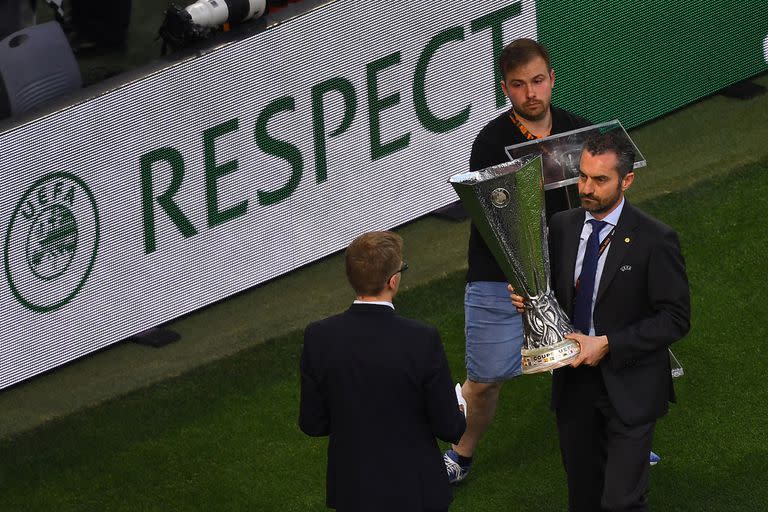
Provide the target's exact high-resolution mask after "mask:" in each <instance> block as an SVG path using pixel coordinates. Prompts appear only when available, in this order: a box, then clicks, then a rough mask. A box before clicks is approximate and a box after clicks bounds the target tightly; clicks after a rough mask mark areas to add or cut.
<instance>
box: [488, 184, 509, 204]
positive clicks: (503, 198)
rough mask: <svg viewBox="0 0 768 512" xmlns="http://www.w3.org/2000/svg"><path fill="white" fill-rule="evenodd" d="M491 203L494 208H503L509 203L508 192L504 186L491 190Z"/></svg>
mask: <svg viewBox="0 0 768 512" xmlns="http://www.w3.org/2000/svg"><path fill="white" fill-rule="evenodd" d="M491 204H493V206H495V207H496V208H504V207H505V206H507V205H508V204H509V192H508V191H507V189H505V188H497V189H495V190H494V191H493V192H491Z"/></svg>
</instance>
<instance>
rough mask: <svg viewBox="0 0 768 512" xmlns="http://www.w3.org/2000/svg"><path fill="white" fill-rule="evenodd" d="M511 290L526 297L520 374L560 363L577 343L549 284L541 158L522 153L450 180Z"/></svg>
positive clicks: (576, 350)
mask: <svg viewBox="0 0 768 512" xmlns="http://www.w3.org/2000/svg"><path fill="white" fill-rule="evenodd" d="M449 182H450V183H451V185H453V188H454V189H455V190H456V193H457V194H458V195H459V198H460V199H461V202H462V204H463V205H464V207H465V208H466V210H467V212H468V213H469V215H470V217H471V218H472V221H473V222H474V223H475V226H476V227H477V229H478V231H479V232H480V234H481V235H482V237H483V239H484V240H485V243H486V244H487V245H488V248H489V249H490V250H491V253H493V255H494V257H495V258H496V261H497V262H498V263H499V266H500V267H501V269H502V271H503V272H504V275H505V276H506V277H507V279H508V280H509V282H510V283H512V286H514V288H515V292H516V293H518V294H520V295H522V296H523V297H525V298H526V301H525V312H524V313H523V330H524V334H525V340H524V343H523V349H522V357H523V361H522V367H523V373H538V372H543V371H548V370H551V369H553V368H558V367H560V366H565V365H566V364H568V363H570V361H571V359H573V358H574V357H575V356H576V355H577V354H578V353H579V345H578V343H576V342H575V341H574V340H570V339H566V338H565V337H564V336H565V334H567V333H569V332H573V331H574V330H575V329H574V328H573V327H572V326H571V325H570V322H569V320H568V317H567V315H566V314H565V312H564V311H563V310H562V308H561V307H560V305H559V304H558V303H557V299H556V298H555V294H554V292H553V291H552V289H551V288H550V284H549V279H550V270H549V250H548V247H547V237H546V218H545V213H544V181H543V177H542V159H541V156H538V155H529V156H524V157H521V158H518V159H515V160H512V161H510V162H506V163H503V164H501V165H496V166H494V167H489V168H487V169H483V170H480V171H476V172H467V173H462V174H457V175H455V176H453V177H451V179H450V180H449Z"/></svg>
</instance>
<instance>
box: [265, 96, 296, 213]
mask: <svg viewBox="0 0 768 512" xmlns="http://www.w3.org/2000/svg"><path fill="white" fill-rule="evenodd" d="M294 110H296V100H294V99H293V98H292V97H290V96H283V97H282V98H278V99H276V100H274V101H272V102H270V103H269V104H268V105H267V106H266V107H264V110H262V111H261V113H260V114H259V117H258V119H256V128H255V129H254V139H255V140H256V144H257V145H258V146H259V148H260V149H261V150H262V151H264V152H265V153H267V154H268V155H273V156H276V157H279V158H282V159H284V160H285V161H287V162H288V163H289V164H291V168H292V171H291V177H290V178H289V179H288V181H287V182H286V184H285V185H283V186H282V187H280V188H278V189H277V190H272V191H268V190H267V191H265V190H258V191H257V192H256V193H257V197H258V200H259V204H260V205H264V206H268V205H271V204H275V203H279V202H280V201H283V200H285V199H288V197H290V195H291V194H292V193H293V192H294V190H296V188H297V187H298V186H299V182H301V176H302V173H303V172H304V160H303V158H302V157H301V151H299V148H297V147H296V146H294V145H293V144H291V143H289V142H286V141H283V140H279V139H275V138H274V137H272V136H270V135H269V133H267V123H268V122H269V120H270V119H271V118H272V116H274V115H275V114H278V113H280V112H293V111H294Z"/></svg>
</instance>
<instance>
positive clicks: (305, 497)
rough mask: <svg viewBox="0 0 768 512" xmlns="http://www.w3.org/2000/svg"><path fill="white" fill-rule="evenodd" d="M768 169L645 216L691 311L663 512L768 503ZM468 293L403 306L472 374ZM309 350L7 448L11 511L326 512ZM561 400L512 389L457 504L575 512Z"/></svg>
mask: <svg viewBox="0 0 768 512" xmlns="http://www.w3.org/2000/svg"><path fill="white" fill-rule="evenodd" d="M767 174H768V159H766V160H762V161H760V162H758V163H754V164H749V165H747V166H742V167H739V168H737V169H732V170H728V172H724V173H723V174H721V175H720V176H717V177H715V178H712V179H708V180H706V181H703V182H700V183H698V184H696V185H695V186H693V187H691V188H688V189H684V190H681V191H678V192H674V193H670V194H666V195H663V196H661V197H657V198H655V199H652V200H646V201H643V202H642V203H640V204H639V206H641V207H642V208H644V209H645V210H646V211H648V212H650V213H652V214H654V215H655V216H657V217H659V218H660V219H662V220H663V221H665V222H666V223H668V224H670V225H672V226H674V227H675V228H676V229H677V230H678V232H679V234H680V238H681V243H682V246H683V252H684V254H685V257H686V261H687V266H688V273H689V278H690V281H691V292H692V299H693V329H692V331H691V333H690V334H689V336H688V337H687V338H686V339H684V340H683V341H682V342H680V343H679V344H677V345H676V346H675V347H674V350H675V353H676V354H677V356H678V357H679V358H680V360H681V361H682V363H683V365H684V367H685V370H686V375H685V376H684V377H682V378H681V379H678V380H677V388H678V396H679V399H680V403H679V404H678V405H676V406H673V407H672V410H671V413H670V415H669V416H668V417H666V418H665V419H663V420H662V421H660V423H659V426H658V429H657V438H656V441H655V443H654V448H655V449H656V451H658V452H659V453H661V454H662V457H663V460H662V462H661V464H659V465H658V466H656V467H655V468H653V471H652V492H651V502H652V505H653V507H654V509H655V510H663V511H718V512H720V511H743V510H765V509H766V508H768V488H767V487H766V486H765V485H764V483H761V482H763V481H764V479H765V475H766V474H767V473H768V447H767V445H766V443H765V441H764V439H765V438H766V437H767V436H768V428H767V427H766V421H765V416H766V411H767V409H768V406H766V403H768V388H767V387H766V386H765V384H764V382H763V377H764V368H765V363H764V362H763V360H764V358H765V356H766V354H765V349H764V348H763V347H762V344H763V338H764V335H765V333H766V329H765V327H764V321H765V320H764V319H765V318H767V317H768V305H767V304H768V303H767V302H766V300H765V297H764V295H765V294H764V293H762V291H761V290H762V286H761V284H762V283H764V282H765V275H766V270H768V264H766V253H765V247H766V242H768V228H767V224H766V221H765V219H764V212H765V211H767V210H768V183H766V179H765V178H766V175H767ZM407 242H408V240H407V238H406V243H407ZM407 277H408V276H407V275H406V279H407ZM462 294H463V274H462V272H461V271H459V272H454V273H452V274H450V275H448V276H447V277H444V278H441V279H438V280H436V281H434V282H432V283H431V284H429V285H425V286H419V287H415V288H412V289H410V290H408V291H406V292H404V293H403V294H401V296H400V297H398V300H397V301H396V302H397V306H398V309H399V311H400V312H401V313H402V314H404V315H406V316H410V317H414V318H420V319H423V320H425V321H427V322H430V323H432V324H434V325H436V326H438V327H439V329H440V332H441V334H442V336H443V341H444V343H445V346H446V350H447V352H448V356H449V360H450V363H451V367H452V371H453V374H454V377H455V378H456V380H460V379H462V378H463V375H464V369H463V354H464V338H463V308H462ZM300 349H301V333H300V332H295V333H293V334H291V335H288V336H285V337H282V338H279V339H274V340H271V341H269V342H267V343H265V344H263V345H260V346H257V347H255V348H252V349H248V350H245V351H243V352H240V353H238V354H236V355H235V356H232V357H229V358H226V359H223V360H221V361H218V362H215V363H213V364H209V365H207V366H204V367H202V368H199V369H196V370H193V371H191V372H189V373H186V374H184V375H181V376H179V377H177V378H173V379H170V380H167V381H165V382H163V383H160V384H157V385H154V386H151V387H148V388H145V389H143V390H140V391H136V392H133V393H130V394H128V395H127V396H123V397H121V398H118V399H115V400H112V401H109V402H107V403H104V404H102V405H100V406H98V407H94V408H91V409H88V410H84V411H81V412H78V413H75V414H72V415H69V416H66V417H64V418H61V419H58V420H55V421H52V422H49V423H47V424H45V425H43V426H41V427H39V428H37V429H35V430H32V431H28V432H26V433H23V434H19V435H16V436H13V437H7V438H5V439H3V440H0V510H3V511H5V510H8V511H24V510H46V511H47V510H57V511H67V510H126V511H136V510H142V511H145V510H146V511H149V510H158V511H159V510H259V511H315V510H317V511H320V510H324V469H325V466H324V465H325V447H326V441H325V440H324V439H311V438H308V437H306V436H304V435H303V434H302V433H301V432H300V431H299V429H298V427H297V425H296V419H297V408H298V386H299V384H298V371H297V370H298V368H297V367H298V356H299V352H300ZM548 394H549V375H548V374H545V375H536V376H526V377H522V378H519V379H516V380H514V381H512V382H510V383H508V384H507V385H506V387H505V388H504V390H503V391H502V396H501V400H500V407H499V411H498V415H497V418H496V421H495V423H494V424H493V426H492V427H491V429H490V431H489V432H488V434H487V436H486V437H485V439H484V440H483V443H482V445H481V447H480V450H479V452H478V454H477V458H476V466H475V469H474V470H473V473H472V475H471V476H470V479H469V480H468V481H467V483H466V484H464V485H462V486H460V487H459V488H457V489H456V493H455V494H456V499H455V502H454V505H453V507H452V509H451V510H454V511H473V512H482V511H498V510H520V511H524V510H530V511H557V510H564V508H565V483H564V475H563V471H562V469H561V466H560V461H559V454H558V449H557V439H556V432H555V427H554V418H553V416H552V415H551V413H550V412H549V411H548V409H547V403H548ZM393 447H394V442H393V440H387V439H371V446H370V449H371V450H384V453H392V451H393Z"/></svg>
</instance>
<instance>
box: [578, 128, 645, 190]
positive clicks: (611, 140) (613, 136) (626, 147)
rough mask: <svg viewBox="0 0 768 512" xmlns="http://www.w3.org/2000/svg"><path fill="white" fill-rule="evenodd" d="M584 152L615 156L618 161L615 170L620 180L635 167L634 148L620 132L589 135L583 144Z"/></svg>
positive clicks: (612, 131)
mask: <svg viewBox="0 0 768 512" xmlns="http://www.w3.org/2000/svg"><path fill="white" fill-rule="evenodd" d="M584 151H589V152H590V153H591V154H593V155H602V154H604V153H613V154H615V155H616V159H617V160H618V164H617V165H616V170H617V171H619V177H620V178H621V179H624V178H625V177H626V175H627V174H629V173H630V172H632V170H633V169H634V167H635V147H634V146H633V145H632V142H631V141H630V140H629V138H628V137H627V136H626V135H624V132H622V131H620V130H611V131H609V132H605V133H595V134H593V135H591V136H590V137H589V138H588V139H587V140H586V142H585V143H584Z"/></svg>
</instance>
